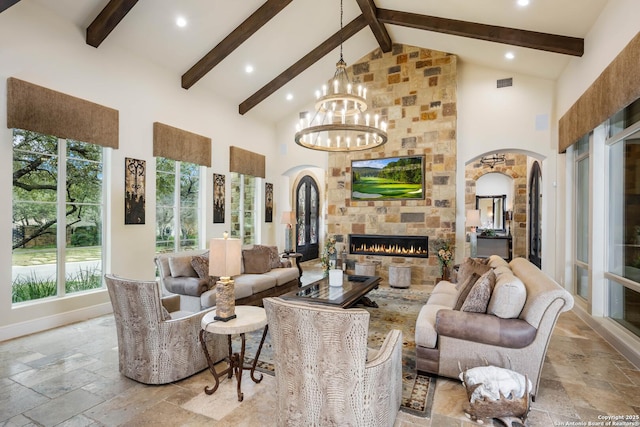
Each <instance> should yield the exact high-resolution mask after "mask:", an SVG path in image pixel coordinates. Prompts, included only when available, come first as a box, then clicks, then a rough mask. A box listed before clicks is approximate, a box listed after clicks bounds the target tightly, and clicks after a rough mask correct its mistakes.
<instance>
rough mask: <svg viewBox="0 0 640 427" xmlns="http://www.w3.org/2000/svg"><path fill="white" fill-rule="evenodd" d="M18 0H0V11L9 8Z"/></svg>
mask: <svg viewBox="0 0 640 427" xmlns="http://www.w3.org/2000/svg"><path fill="white" fill-rule="evenodd" d="M19 1H20V0H0V13H2V12H4V11H5V10H7V9H9V8H10V7H11V6H13V5H14V4H16V3H18V2H19Z"/></svg>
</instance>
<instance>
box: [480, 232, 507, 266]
mask: <svg viewBox="0 0 640 427" xmlns="http://www.w3.org/2000/svg"><path fill="white" fill-rule="evenodd" d="M477 248H478V252H477V254H478V257H480V258H487V257H488V256H490V255H498V256H501V257H502V258H504V259H505V260H507V261H511V258H512V256H513V254H512V251H513V249H512V238H511V236H480V235H478V246H477Z"/></svg>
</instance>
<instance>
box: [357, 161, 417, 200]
mask: <svg viewBox="0 0 640 427" xmlns="http://www.w3.org/2000/svg"><path fill="white" fill-rule="evenodd" d="M408 199H424V156H405V157H387V158H384V159H370V160H354V161H352V162H351V200H367V201H375V200H408Z"/></svg>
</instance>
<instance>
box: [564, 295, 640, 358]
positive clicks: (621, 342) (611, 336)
mask: <svg viewBox="0 0 640 427" xmlns="http://www.w3.org/2000/svg"><path fill="white" fill-rule="evenodd" d="M573 312H574V313H575V314H577V315H578V317H579V318H580V319H581V320H583V321H584V322H585V323H586V324H587V325H589V326H590V327H591V328H592V329H593V330H594V331H596V333H598V334H599V335H600V336H601V337H602V338H604V339H605V340H606V341H607V342H608V343H609V344H611V346H613V348H615V349H616V350H618V351H619V352H620V353H621V354H622V355H623V356H624V357H626V358H627V360H629V362H631V363H632V364H633V365H634V366H635V367H636V368H637V369H640V339H639V338H638V337H637V336H635V335H633V334H632V333H631V332H629V331H627V330H625V329H624V328H623V327H621V326H620V325H618V324H617V323H616V322H614V321H613V320H611V319H608V318H604V317H593V316H591V315H590V314H589V313H588V312H587V311H585V310H584V309H583V308H582V307H580V306H578V305H574V307H573Z"/></svg>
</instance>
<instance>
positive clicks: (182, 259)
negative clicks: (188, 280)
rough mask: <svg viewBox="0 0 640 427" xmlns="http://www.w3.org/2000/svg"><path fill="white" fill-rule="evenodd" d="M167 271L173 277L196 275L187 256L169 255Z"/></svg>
mask: <svg viewBox="0 0 640 427" xmlns="http://www.w3.org/2000/svg"><path fill="white" fill-rule="evenodd" d="M169 271H171V275H172V276H173V277H198V274H197V273H196V271H195V270H194V269H193V267H192V266H191V258H190V257H188V256H175V257H174V256H172V257H169Z"/></svg>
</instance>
